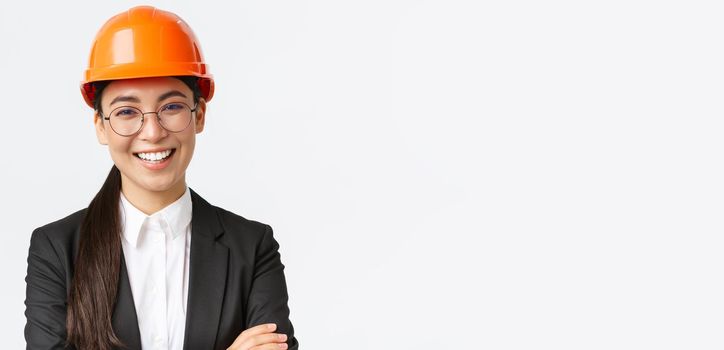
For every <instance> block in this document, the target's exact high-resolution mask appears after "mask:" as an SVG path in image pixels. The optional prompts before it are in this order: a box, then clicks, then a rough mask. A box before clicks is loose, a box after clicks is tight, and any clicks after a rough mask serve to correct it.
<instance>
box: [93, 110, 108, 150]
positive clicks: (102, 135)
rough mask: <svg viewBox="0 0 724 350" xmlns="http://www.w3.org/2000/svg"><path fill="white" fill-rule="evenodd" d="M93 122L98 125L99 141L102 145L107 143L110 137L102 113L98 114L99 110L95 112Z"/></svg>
mask: <svg viewBox="0 0 724 350" xmlns="http://www.w3.org/2000/svg"><path fill="white" fill-rule="evenodd" d="M93 124H95V127H96V137H98V143H100V144H101V145H107V144H108V137H107V135H106V126H105V124H104V123H103V118H102V117H101V116H100V114H98V111H96V112H95V113H94V114H93Z"/></svg>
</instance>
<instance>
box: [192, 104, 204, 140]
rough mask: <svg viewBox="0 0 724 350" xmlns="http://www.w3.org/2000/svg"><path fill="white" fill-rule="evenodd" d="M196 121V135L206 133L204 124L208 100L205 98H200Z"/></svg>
mask: <svg viewBox="0 0 724 350" xmlns="http://www.w3.org/2000/svg"><path fill="white" fill-rule="evenodd" d="M195 114H196V120H195V121H194V125H195V126H196V133H197V134H198V133H200V132H202V131H204V124H205V123H206V100H205V99H204V98H203V97H200V98H199V103H198V104H197V105H196V113H195Z"/></svg>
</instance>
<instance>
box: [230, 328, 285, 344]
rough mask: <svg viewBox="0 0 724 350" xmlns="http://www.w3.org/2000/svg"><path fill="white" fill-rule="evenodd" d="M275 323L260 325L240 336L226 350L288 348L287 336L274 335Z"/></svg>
mask: <svg viewBox="0 0 724 350" xmlns="http://www.w3.org/2000/svg"><path fill="white" fill-rule="evenodd" d="M275 329H277V325H276V324H275V323H267V324H260V325H258V326H255V327H251V328H249V329H247V330H245V331H243V332H241V334H239V336H238V337H237V338H236V340H234V343H233V344H231V346H229V347H228V348H227V349H226V350H272V349H273V350H278V349H286V348H287V343H286V341H287V335H286V334H279V333H272V332H273V331H274V330H275Z"/></svg>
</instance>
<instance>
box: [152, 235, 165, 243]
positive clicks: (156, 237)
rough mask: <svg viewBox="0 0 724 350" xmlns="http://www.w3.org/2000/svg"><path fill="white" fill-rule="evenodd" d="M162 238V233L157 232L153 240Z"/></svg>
mask: <svg viewBox="0 0 724 350" xmlns="http://www.w3.org/2000/svg"><path fill="white" fill-rule="evenodd" d="M162 238H163V234H162V233H157V234H156V235H155V236H153V240H154V241H156V242H158V241H160V240H161V239H162Z"/></svg>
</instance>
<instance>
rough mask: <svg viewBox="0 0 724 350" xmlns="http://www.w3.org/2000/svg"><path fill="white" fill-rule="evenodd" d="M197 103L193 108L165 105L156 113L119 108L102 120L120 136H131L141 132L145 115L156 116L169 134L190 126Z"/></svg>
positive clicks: (177, 103)
mask: <svg viewBox="0 0 724 350" xmlns="http://www.w3.org/2000/svg"><path fill="white" fill-rule="evenodd" d="M197 106H198V103H196V104H194V108H191V107H189V105H187V104H185V103H183V102H170V103H167V104H165V105H163V106H161V108H159V109H158V110H157V111H156V112H145V113H144V112H142V111H141V110H140V109H138V108H136V107H132V106H121V107H118V108H115V109H114V110H112V111H111V113H110V114H109V115H108V116H103V114H102V113H101V112H100V111H99V112H98V113H99V114H100V116H101V117H103V119H105V120H108V123H109V124H110V125H111V129H113V131H114V132H115V133H116V134H118V135H121V136H131V135H133V134H136V133H137V132H139V131H141V128H142V127H143V122H144V120H145V115H146V114H156V117H157V118H158V123H159V124H160V125H161V127H163V128H164V129H166V130H168V131H170V132H181V131H184V130H185V129H186V128H187V127H188V126H189V125H190V124H191V112H196V108H197Z"/></svg>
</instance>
